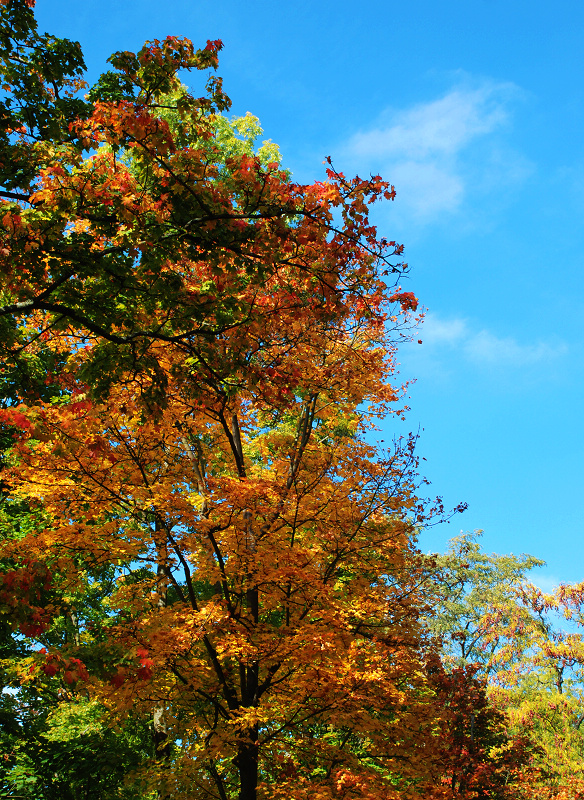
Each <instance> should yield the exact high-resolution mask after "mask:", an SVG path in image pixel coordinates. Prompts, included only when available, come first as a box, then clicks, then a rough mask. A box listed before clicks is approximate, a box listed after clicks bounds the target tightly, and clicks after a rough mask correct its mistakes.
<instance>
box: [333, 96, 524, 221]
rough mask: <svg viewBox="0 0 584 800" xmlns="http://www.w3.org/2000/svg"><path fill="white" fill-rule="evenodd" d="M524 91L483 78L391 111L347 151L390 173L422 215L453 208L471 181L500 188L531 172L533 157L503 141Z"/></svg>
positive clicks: (364, 164)
mask: <svg viewBox="0 0 584 800" xmlns="http://www.w3.org/2000/svg"><path fill="white" fill-rule="evenodd" d="M467 84H468V81H467ZM521 94H522V93H521V90H520V89H519V88H518V87H517V86H515V85H514V84H511V83H496V82H494V81H490V82H489V81H486V82H482V83H481V84H479V85H476V84H475V85H474V86H472V85H462V86H458V87H455V88H453V89H452V90H451V91H449V92H448V93H446V94H445V95H444V96H443V97H440V98H439V99H437V100H432V101H430V102H428V103H421V104H418V105H415V106H413V107H411V108H409V109H403V110H392V111H387V112H385V114H384V115H383V120H382V121H381V122H380V123H379V124H378V125H376V126H375V127H372V128H370V129H368V130H362V131H360V132H358V133H356V134H355V135H354V136H353V137H352V138H351V139H350V140H349V142H348V143H347V145H346V147H345V149H344V150H345V152H344V153H343V158H344V159H347V158H348V159H350V160H352V161H353V162H354V164H355V165H356V166H358V169H359V170H360V171H368V172H377V171H379V172H381V174H382V175H383V176H384V177H385V178H387V179H389V180H391V182H392V183H393V184H395V186H396V188H397V192H398V198H399V200H400V205H401V206H402V207H405V208H407V209H408V211H409V212H410V213H411V214H413V215H414V216H415V217H416V219H417V220H418V221H429V220H430V219H431V218H433V217H436V215H442V214H444V212H450V213H452V212H456V211H458V210H459V209H460V208H461V206H462V205H463V203H464V201H465V199H466V198H467V195H468V194H469V191H470V190H471V188H472V189H475V190H477V189H478V190H481V189H482V190H486V191H490V190H492V189H493V188H495V186H496V187H497V188H498V189H499V190H500V188H501V185H505V184H507V185H508V184H509V183H515V182H519V181H521V180H523V179H524V178H525V177H526V175H528V174H529V173H530V171H531V169H532V167H531V165H530V164H529V162H528V161H527V160H526V159H525V158H524V157H523V156H521V155H519V154H517V153H515V152H513V151H512V150H511V148H509V147H508V146H506V145H505V143H503V144H501V133H502V132H503V131H504V130H505V129H506V128H508V127H509V125H508V123H509V121H510V118H511V108H512V105H513V103H515V102H516V101H517V99H518V98H519V97H520V96H521Z"/></svg>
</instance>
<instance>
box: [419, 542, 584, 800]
mask: <svg viewBox="0 0 584 800" xmlns="http://www.w3.org/2000/svg"><path fill="white" fill-rule="evenodd" d="M543 563H544V562H542V561H541V560H539V559H535V558H533V557H532V556H526V555H522V556H513V555H496V554H492V555H488V554H486V553H484V552H483V551H482V550H481V547H480V544H479V542H478V536H477V535H476V534H474V535H473V534H464V535H461V536H459V537H456V538H455V539H453V540H452V542H451V545H450V548H449V551H448V552H447V553H446V554H445V555H444V556H439V557H438V558H437V567H438V569H439V572H437V584H436V596H437V598H438V600H437V605H436V606H435V609H434V616H432V617H430V618H429V620H428V623H429V625H430V627H431V629H432V630H433V631H434V632H435V633H436V634H438V635H439V636H440V637H441V638H442V642H443V646H444V648H445V660H446V662H447V663H449V664H451V665H453V666H454V665H456V666H457V667H458V668H464V667H466V668H468V667H470V666H472V665H474V669H475V670H476V672H477V674H478V676H479V677H482V678H483V679H486V680H487V681H488V694H489V697H490V701H491V703H493V704H494V705H495V707H497V708H498V709H500V710H501V711H503V712H504V713H505V715H506V717H507V720H508V726H509V729H510V731H511V732H512V733H513V734H514V735H516V736H518V737H520V738H521V739H522V740H528V741H530V742H531V753H532V755H531V769H530V770H528V771H527V773H526V775H525V776H524V783H525V786H526V790H525V791H526V793H527V795H528V796H529V797H538V798H539V797H541V798H546V800H547V798H554V797H562V798H565V799H566V800H568V798H570V800H572V798H578V797H580V796H581V793H582V791H583V788H584V780H583V779H584V776H583V775H582V770H581V763H582V752H583V747H584V740H583V738H582V737H583V733H582V730H581V726H582V722H583V719H584V718H583V716H582V711H581V709H582V686H583V683H582V681H583V672H582V665H583V664H584V651H583V647H582V633H581V632H580V631H579V628H580V627H581V625H582V623H583V619H584V617H583V609H582V596H583V595H582V585H580V584H575V585H560V586H559V587H558V588H557V589H556V590H554V591H553V592H550V593H545V592H542V591H541V590H540V589H538V588H537V587H536V586H535V585H534V584H533V583H531V582H530V581H529V580H528V576H527V573H528V572H529V571H530V570H531V569H533V568H534V567H537V566H541V565H542V564H543Z"/></svg>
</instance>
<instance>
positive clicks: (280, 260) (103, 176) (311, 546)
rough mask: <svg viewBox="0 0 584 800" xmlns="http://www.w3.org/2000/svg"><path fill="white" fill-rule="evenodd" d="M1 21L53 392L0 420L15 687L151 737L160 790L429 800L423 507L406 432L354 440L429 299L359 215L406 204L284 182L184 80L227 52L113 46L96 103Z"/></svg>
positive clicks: (29, 293)
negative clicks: (411, 285) (146, 728)
mask: <svg viewBox="0 0 584 800" xmlns="http://www.w3.org/2000/svg"><path fill="white" fill-rule="evenodd" d="M2 14H3V16H2V25H3V26H4V28H3V30H4V34H3V35H4V39H3V41H4V43H5V44H4V50H3V52H2V54H1V55H2V56H3V58H4V65H5V66H4V74H5V76H6V83H5V87H6V86H8V87H9V88H8V89H7V90H6V91H8V92H10V96H9V97H7V98H6V99H5V100H4V108H5V115H4V125H5V127H4V130H5V138H4V150H5V153H7V154H8V155H11V154H16V155H18V156H19V158H20V161H19V162H18V163H20V164H22V163H25V162H26V164H27V165H29V168H28V169H27V170H24V169H22V168H20V167H19V169H15V170H12V171H10V169H11V166H10V165H11V164H12V163H14V164H17V159H16V157H15V158H14V160H10V159H8V158H7V159H6V160H5V169H6V170H7V177H6V178H5V184H4V186H5V190H4V191H3V193H1V194H0V197H3V198H4V203H3V205H4V208H3V209H2V212H3V213H2V216H1V219H2V229H1V230H0V233H2V249H1V250H0V256H1V257H2V261H1V262H0V264H1V267H0V268H1V270H2V276H3V297H2V306H1V307H0V317H1V318H2V320H3V325H4V331H3V343H4V355H5V358H6V359H7V363H8V364H9V365H10V368H11V369H12V368H14V367H15V365H16V364H23V363H26V362H25V360H24V359H25V357H26V359H34V358H36V357H40V355H42V357H43V358H44V359H45V363H47V365H48V368H49V369H50V374H48V375H47V378H46V380H47V382H48V384H49V385H50V386H52V387H54V391H52V392H51V393H49V395H48V396H47V395H46V394H44V393H43V391H42V385H41V386H39V383H38V381H37V380H36V378H35V380H33V379H32V378H33V377H35V375H36V373H34V371H32V372H31V370H28V371H26V374H27V375H28V378H30V380H27V381H24V380H23V381H20V382H19V383H18V389H17V398H16V399H15V400H14V402H11V403H9V404H8V405H7V407H6V408H4V409H3V411H2V414H1V415H0V416H1V420H2V422H3V424H4V425H5V426H6V427H7V429H8V430H10V431H12V432H13V436H14V446H13V447H12V448H11V450H10V454H9V457H8V462H7V464H6V467H5V469H4V471H3V480H4V485H5V487H6V491H7V492H9V496H10V502H11V503H12V504H13V505H16V504H18V503H21V504H23V506H25V507H26V509H27V511H26V513H27V520H28V524H27V525H26V526H19V527H17V528H16V527H15V528H13V529H12V534H11V535H10V536H9V537H7V538H6V539H5V541H4V542H3V544H2V551H1V555H2V557H3V559H4V564H5V565H6V568H5V570H4V572H3V574H2V587H1V591H2V592H4V594H3V597H4V598H6V599H7V601H8V600H9V598H10V597H12V596H13V594H14V588H15V587H17V588H18V591H19V596H20V598H21V600H22V601H23V602H21V603H20V604H19V609H18V611H17V609H16V608H15V607H14V605H13V604H12V603H11V602H7V603H6V606H7V607H6V609H5V611H6V614H7V616H8V618H9V619H11V621H12V622H13V623H14V624H18V625H20V629H21V630H22V631H23V632H24V633H25V634H27V635H28V636H29V637H31V638H32V639H33V640H34V641H36V643H37V644H36V649H34V648H33V649H34V652H33V653H32V654H31V655H30V656H29V661H28V662H26V669H24V666H25V662H24V661H21V669H20V674H21V680H22V681H23V686H24V689H23V690H22V691H24V690H26V689H27V687H30V686H35V685H39V686H43V687H47V688H46V690H47V691H50V690H52V691H55V692H57V693H58V692H59V691H60V692H61V693H62V692H63V691H65V692H66V693H67V695H68V697H69V698H70V701H71V702H70V704H69V705H62V704H61V705H60V706H59V708H58V711H57V712H55V715H54V716H53V719H55V718H56V719H70V718H71V717H72V716H75V714H77V715H78V716H79V715H80V716H81V717H82V718H85V717H84V716H83V715H84V714H91V713H92V711H91V710H92V709H98V710H99V714H102V713H103V709H105V713H106V716H107V718H108V720H109V722H110V724H111V725H122V726H123V725H130V723H131V722H132V721H133V720H137V721H138V722H139V723H140V722H141V723H143V724H148V725H151V727H152V733H153V742H154V746H155V751H156V752H155V755H154V756H153V757H152V758H150V759H148V758H147V757H146V758H143V761H142V764H141V768H140V770H139V777H140V780H143V781H144V782H145V784H144V785H143V789H142V790H141V791H143V792H144V794H143V796H146V795H147V793H148V792H149V791H150V792H156V793H157V794H158V796H159V797H160V798H170V797H173V798H179V797H187V796H188V797H191V798H192V797H200V798H206V797H218V798H221V800H227V798H234V797H236V796H238V797H239V798H240V800H255V798H256V797H258V796H262V797H266V796H268V795H269V796H270V797H273V798H277V797H286V798H304V797H308V796H309V795H310V796H316V797H319V798H321V800H325V798H333V797H335V798H345V797H346V798H349V797H355V798H358V797H361V798H373V797H379V796H384V797H388V798H391V797H394V798H398V797H406V796H407V797H415V796H419V797H424V796H427V795H428V791H429V784H428V781H431V782H432V781H433V780H434V778H435V775H436V768H437V767H436V764H437V759H438V760H439V759H440V758H441V755H440V754H441V753H442V750H441V744H440V737H439V733H438V730H439V725H438V723H439V719H440V710H439V704H437V702H436V698H437V697H438V696H439V691H438V689H437V688H436V685H435V684H434V683H433V682H432V680H431V673H430V672H429V671H428V668H427V663H429V656H430V653H431V645H430V644H429V643H428V642H427V641H426V637H425V633H424V629H423V627H422V625H421V624H420V621H419V617H420V614H421V613H422V611H423V608H424V601H423V598H422V595H421V589H420V586H421V585H422V583H423V576H422V570H423V562H421V561H420V558H419V555H418V554H417V552H416V550H415V534H416V526H417V525H419V524H421V523H422V522H423V521H424V520H426V519H427V518H428V516H430V515H431V514H432V513H433V512H432V509H426V508H425V506H424V505H423V504H422V503H421V502H420V500H419V499H418V498H417V496H416V491H417V480H418V479H417V477H416V474H415V469H416V461H415V456H414V453H413V441H412V440H408V441H406V442H398V443H396V446H395V448H394V449H392V450H390V451H389V452H387V453H378V452H377V450H376V448H374V447H372V446H371V445H368V444H366V442H365V438H364V434H365V432H366V431H367V430H369V429H370V428H371V426H372V425H374V422H375V419H376V417H377V416H379V415H382V414H387V413H390V411H391V410H392V409H396V408H397V411H398V413H401V412H400V411H399V407H398V406H397V402H398V400H399V397H400V387H399V385H396V383H395V377H394V376H395V359H394V357H395V348H396V342H397V341H399V339H400V337H401V336H403V335H407V326H408V325H410V324H412V322H415V319H414V317H413V314H414V312H415V310H416V305H417V301H416V298H415V297H414V296H413V295H412V294H411V293H409V292H402V291H401V289H400V288H399V287H398V286H397V285H395V284H394V285H393V286H391V288H388V286H387V284H386V278H387V277H388V276H390V277H392V279H394V278H396V277H399V276H400V275H401V274H402V273H403V271H404V269H405V268H404V266H403V265H401V264H399V263H396V262H394V260H393V259H394V257H399V256H400V254H401V247H400V246H398V245H396V243H395V242H387V241H386V240H384V239H378V237H377V231H376V230H375V228H374V227H373V226H372V225H371V224H370V222H369V219H368V207H369V205H370V204H371V203H372V202H374V201H376V200H378V199H380V198H382V197H385V198H387V199H392V198H393V196H394V192H393V188H392V187H391V186H389V185H388V184H387V183H384V182H383V181H381V179H380V178H379V177H373V178H371V179H369V180H362V179H359V178H355V179H352V180H348V179H347V178H345V176H344V175H343V174H342V173H340V172H337V171H335V170H334V169H333V168H332V165H330V163H329V168H328V170H327V180H326V181H323V182H317V183H315V184H313V185H310V186H303V185H299V184H295V183H293V182H292V180H291V177H290V175H289V173H288V172H287V171H286V170H284V169H282V168H281V167H280V165H279V163H278V161H277V157H276V155H275V154H274V159H275V160H272V161H267V159H266V156H267V155H269V154H270V148H269V147H267V148H264V150H263V151H260V152H259V153H257V154H256V153H254V152H253V149H252V146H251V138H252V137H250V136H248V135H247V134H246V133H245V131H243V138H242V137H241V136H240V137H237V135H235V134H234V133H233V131H234V130H235V132H237V131H238V127H237V125H238V124H239V123H237V122H236V123H234V125H232V126H231V127H230V126H229V125H228V123H227V122H226V121H225V119H224V118H223V117H221V115H220V112H221V111H223V110H225V109H226V108H227V107H228V105H229V101H228V100H227V98H226V97H225V95H224V94H223V91H222V87H221V82H220V79H218V78H216V77H211V78H210V79H209V81H208V83H207V90H208V91H207V94H206V96H204V97H200V98H196V97H194V96H192V95H191V94H190V93H189V92H188V91H187V90H186V89H185V88H184V87H183V86H182V84H181V83H180V81H179V79H178V73H179V72H180V71H181V70H184V69H191V70H193V69H194V70H198V69H207V68H214V67H215V66H216V64H217V52H218V50H219V49H220V42H208V43H207V46H206V47H205V48H204V49H203V50H198V51H195V49H194V48H193V46H192V44H191V43H190V42H188V41H187V40H181V39H177V38H173V37H170V38H168V39H166V40H165V41H164V42H162V43H161V42H152V43H148V44H147V45H145V47H144V48H143V49H142V50H141V51H140V52H139V53H138V54H137V55H134V54H132V53H118V54H116V55H115V56H113V57H112V58H111V59H110V61H111V63H112V66H113V71H110V72H108V73H105V75H103V76H102V77H101V78H100V80H99V81H98V82H97V84H96V85H95V86H94V87H93V88H92V89H91V90H90V92H89V93H88V95H87V99H86V100H83V101H81V100H79V98H78V97H77V95H76V94H75V93H76V91H77V90H78V89H79V87H80V86H81V84H80V80H81V71H82V65H83V62H82V56H81V53H80V49H79V47H78V46H77V45H75V44H72V43H67V42H63V41H59V40H54V39H52V38H51V37H47V36H46V35H45V36H39V35H38V33H37V31H36V26H35V22H34V17H33V16H32V13H31V11H30V9H29V8H28V5H27V4H26V3H23V2H21V1H20V0H9V1H8V2H7V3H4V5H3V7H2ZM48 51H51V52H59V53H66V54H67V57H66V58H65V57H64V56H61V57H60V58H61V60H60V61H59V58H57V61H58V63H59V64H60V69H56V68H53V67H50V65H51V64H52V61H51V60H50V59H49V58H48V56H47V58H45V57H44V54H45V53H48ZM23 64H24V65H25V68H24V67H22V65H23ZM47 65H49V66H47ZM49 67H50V68H49ZM29 73H30V75H32V78H33V80H32V83H31V81H30V80H29V77H28V75H29ZM67 92H69V96H68V95H67ZM63 96H65V97H67V100H66V103H69V105H63V103H65V100H62V98H63ZM39 98H43V99H45V100H47V99H48V101H49V102H48V104H47V105H46V108H47V115H46V116H43V117H42V118H41V117H39V116H38V113H37V112H36V107H37V105H38V103H39ZM71 104H76V105H71ZM73 112H74V113H73ZM238 139H239V141H238ZM272 152H273V149H272ZM404 332H405V333H404ZM33 373H34V374H33ZM438 510H440V509H438ZM112 574H113V576H114V578H115V588H111V589H110V590H108V591H107V592H106V593H105V596H104V597H103V598H102V599H101V600H100V604H101V605H100V613H96V612H95V608H94V607H93V606H92V603H91V602H90V600H91V597H92V594H91V592H92V587H94V584H95V583H96V582H97V583H100V582H103V577H102V576H103V575H110V577H111V575H112ZM59 626H61V634H62V635H61V637H60V638H57V637H56V636H55V631H57V630H58V629H59ZM65 633H66V634H67V635H66V636H65ZM41 645H42V649H39V648H40V647H41ZM96 713H97V712H96ZM100 719H101V717H100ZM100 724H101V723H100ZM57 727H58V725H57ZM61 729H62V727H61Z"/></svg>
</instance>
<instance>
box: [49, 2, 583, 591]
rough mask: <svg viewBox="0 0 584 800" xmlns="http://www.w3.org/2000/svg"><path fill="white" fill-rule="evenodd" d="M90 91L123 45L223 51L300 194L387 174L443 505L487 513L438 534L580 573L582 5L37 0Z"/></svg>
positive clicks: (423, 443) (425, 444) (237, 102)
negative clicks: (475, 538)
mask: <svg viewBox="0 0 584 800" xmlns="http://www.w3.org/2000/svg"><path fill="white" fill-rule="evenodd" d="M37 16H38V19H39V24H40V27H41V28H42V29H46V30H49V31H50V32H51V33H54V34H55V35H58V36H67V37H69V38H73V39H77V40H79V41H80V42H81V43H82V45H83V47H84V51H85V54H86V60H87V63H88V67H89V76H90V78H92V79H94V78H96V77H97V75H98V74H99V72H100V71H101V70H102V69H103V68H104V66H105V59H106V58H107V57H108V56H109V55H110V54H111V53H112V52H113V51H115V50H120V49H122V50H136V49H138V48H139V47H140V46H141V44H142V43H143V41H144V40H145V39H152V38H162V37H164V36H166V35H168V34H173V35H184V36H188V37H189V38H191V39H192V40H193V41H194V42H195V43H196V44H200V45H204V43H205V41H206V40H207V39H217V38H220V39H222V40H223V42H224V45H225V49H224V51H223V53H222V54H221V59H220V69H219V73H220V74H221V75H222V76H223V77H224V79H225V87H226V91H227V93H228V94H229V95H230V96H231V98H232V99H233V109H232V110H233V112H234V113H236V114H243V113H245V112H246V111H251V112H252V113H253V114H255V115H257V116H258V117H259V118H260V120H261V122H262V125H263V127H264V131H265V136H266V138H270V139H272V140H273V141H275V142H277V143H278V144H279V145H280V147H281V150H282V153H283V157H284V163H285V165H286V166H287V167H289V168H290V169H291V170H292V171H293V173H294V178H295V179H296V180H300V181H306V182H308V181H312V180H314V179H317V178H322V177H323V169H324V168H323V166H322V161H323V158H324V157H325V156H327V155H331V156H333V158H334V162H335V165H336V166H337V167H338V168H339V169H341V170H342V171H344V172H345V173H347V174H351V173H355V172H359V173H360V174H362V175H366V174H367V173H370V172H373V173H378V172H379V173H381V174H382V176H383V177H384V178H385V179H387V180H389V181H391V182H392V183H394V184H395V186H396V189H397V199H396V201H395V202H394V203H392V204H389V203H387V204H386V205H385V206H382V207H380V209H379V210H378V211H377V212H376V216H375V221H376V223H377V224H378V225H379V228H380V233H381V234H383V235H384V236H386V237H387V238H389V239H396V240H397V241H400V242H403V243H404V245H405V248H406V250H405V257H406V259H407V261H408V263H409V264H410V267H411V273H410V276H409V278H408V279H407V281H405V282H404V284H403V285H404V288H405V289H407V290H408V291H410V290H411V291H415V292H416V294H417V295H418V296H419V297H420V299H421V301H422V303H423V304H424V306H425V307H426V308H427V309H428V312H427V319H426V322H425V324H424V328H423V330H422V332H421V334H420V338H422V340H423V344H422V345H421V346H420V345H417V344H412V345H409V346H407V347H405V348H403V350H402V352H401V356H400V361H401V365H402V366H401V369H402V377H403V378H404V379H410V378H414V377H415V378H416V379H417V381H416V383H415V384H413V385H412V386H411V389H410V401H409V404H410V406H411V411H410V413H409V416H408V419H407V422H406V423H405V424H404V425H402V424H400V423H398V422H397V421H395V420H391V421H388V423H387V426H386V430H385V431H384V434H385V437H387V436H388V435H392V434H394V433H398V434H399V433H403V432H406V431H407V430H409V429H413V430H416V429H417V428H418V426H419V427H420V428H423V432H422V435H421V439H420V444H419V454H420V456H423V457H424V458H425V459H426V461H424V462H422V466H423V470H424V473H425V474H426V475H427V477H428V478H429V479H430V480H431V481H432V487H431V489H432V491H433V492H434V493H435V494H436V493H440V494H442V495H443V496H444V498H445V502H446V503H447V504H448V505H451V506H452V505H455V504H457V503H458V502H459V501H463V500H464V501H466V502H468V504H469V509H468V511H467V512H466V513H465V514H464V515H463V516H460V517H457V518H456V519H455V520H453V522H452V523H451V524H450V525H448V526H441V527H438V528H434V529H432V530H431V531H429V532H427V533H425V534H424V535H423V537H422V541H421V545H422V547H423V549H425V550H428V549H432V550H439V549H442V548H443V547H444V545H445V542H446V540H447V539H448V538H449V537H450V536H452V535H455V534H456V533H458V531H459V530H460V529H462V528H464V529H465V530H472V529H475V528H483V529H484V531H485V533H484V544H485V547H486V548H487V549H488V550H494V551H498V552H514V553H519V552H529V553H531V554H533V555H535V556H538V557H541V558H544V559H545V560H546V561H547V567H545V568H544V569H542V570H541V572H540V575H539V576H538V581H539V582H540V584H541V585H542V587H543V588H548V587H550V586H551V585H552V584H554V583H557V582H558V581H560V580H564V581H580V580H584V569H583V560H584V559H583V555H584V547H583V537H584V511H583V508H582V495H583V491H582V481H583V479H584V469H583V467H584V413H583V412H584V402H583V401H584V367H583V364H584V359H583V356H584V314H583V306H584V280H583V276H582V267H583V262H584V226H583V224H582V221H583V219H584V75H583V72H584V66H583V65H584V59H583V58H582V30H583V26H584V5H582V3H581V2H578V0H570V1H569V2H568V1H567V0H556V2H554V3H550V2H544V1H543V0H529V2H528V1H527V0H472V2H469V1H468V0H441V2H436V0H399V2H395V1H394V2H392V0H369V2H367V3H360V4H359V3H354V2H351V3H349V2H345V0H335V2H331V1H329V0H321V1H320V2H319V0H313V2H301V1H298V2H295V3H290V4H279V3H274V2H258V1H255V2H254V0H250V2H245V3H243V2H236V0H213V1H212V2H211V0H199V2H186V1H185V0H166V2H165V3H152V2H149V0H142V1H141V2H136V0H124V2H115V1H114V0H99V2H96V1H95V0H85V2H84V3H79V4H76V5H75V6H74V8H73V9H72V7H71V4H70V2H69V0H67V2H65V1H64V0H37Z"/></svg>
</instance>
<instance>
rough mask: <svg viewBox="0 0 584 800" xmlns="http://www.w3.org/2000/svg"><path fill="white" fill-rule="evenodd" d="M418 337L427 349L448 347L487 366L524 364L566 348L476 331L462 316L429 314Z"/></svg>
mask: <svg viewBox="0 0 584 800" xmlns="http://www.w3.org/2000/svg"><path fill="white" fill-rule="evenodd" d="M421 336H422V341H423V343H424V344H425V345H426V347H427V348H428V349H430V350H434V351H435V350H437V349H443V350H444V348H445V347H447V348H450V349H451V350H456V351H457V352H458V354H459V355H463V356H464V357H465V358H466V359H467V360H469V361H472V362H474V363H475V364H483V365H489V366H490V365H493V364H495V365H500V366H512V367H521V366H527V365H530V364H535V363H537V362H541V361H549V360H552V359H555V358H557V357H558V356H560V355H563V354H564V353H565V352H566V351H567V346H566V344H564V343H563V342H549V341H545V340H540V341H537V342H519V341H517V340H516V339H514V338H513V337H510V336H497V335H496V334H495V333H493V332H491V331H489V330H486V329H484V328H482V329H478V330H477V329H475V328H473V327H472V325H471V324H470V323H469V322H468V320H466V319H463V318H461V317H455V318H452V319H440V318H439V317H437V316H436V315H434V314H428V315H427V317H426V319H425V320H424V322H423V324H422V329H421Z"/></svg>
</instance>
